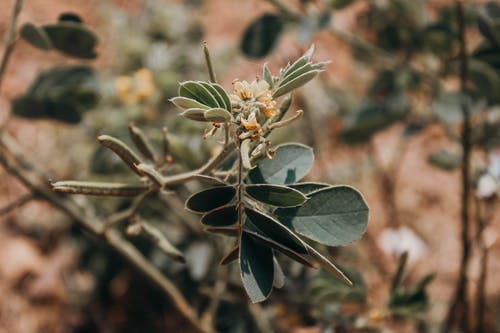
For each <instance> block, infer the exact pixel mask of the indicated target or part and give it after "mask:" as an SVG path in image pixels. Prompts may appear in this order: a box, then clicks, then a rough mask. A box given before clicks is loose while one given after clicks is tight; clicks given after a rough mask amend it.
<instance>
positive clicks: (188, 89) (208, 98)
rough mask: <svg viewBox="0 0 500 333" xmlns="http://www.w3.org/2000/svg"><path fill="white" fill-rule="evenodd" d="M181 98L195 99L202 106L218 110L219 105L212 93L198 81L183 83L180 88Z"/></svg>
mask: <svg viewBox="0 0 500 333" xmlns="http://www.w3.org/2000/svg"><path fill="white" fill-rule="evenodd" d="M179 95H180V96H181V97H186V98H191V99H194V100H196V101H198V102H200V103H201V104H204V105H208V106H210V107H212V108H218V107H219V104H218V103H217V100H216V99H215V97H214V96H213V95H212V93H211V92H210V91H209V90H207V88H205V87H204V86H203V84H202V83H201V82H198V81H185V82H182V83H181V85H180V88H179Z"/></svg>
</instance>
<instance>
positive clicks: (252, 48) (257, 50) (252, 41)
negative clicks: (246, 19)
mask: <svg viewBox="0 0 500 333" xmlns="http://www.w3.org/2000/svg"><path fill="white" fill-rule="evenodd" d="M282 30H283V19H282V18H281V17H280V16H278V15H274V14H264V15H262V16H260V17H259V18H257V19H256V20H255V21H253V22H252V23H251V24H250V26H248V27H247V29H246V30H245V32H244V33H243V39H242V41H241V45H240V48H241V50H242V51H243V54H245V55H246V56H248V57H251V58H261V57H264V56H266V55H267V54H268V53H269V52H270V51H271V50H272V49H273V47H274V45H275V44H276V41H277V40H278V37H279V35H280V34H281V31H282Z"/></svg>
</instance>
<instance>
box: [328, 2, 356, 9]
mask: <svg viewBox="0 0 500 333" xmlns="http://www.w3.org/2000/svg"><path fill="white" fill-rule="evenodd" d="M351 3H352V0H328V1H327V4H328V6H330V8H332V9H342V8H344V7H347V6H349V5H350V4H351Z"/></svg>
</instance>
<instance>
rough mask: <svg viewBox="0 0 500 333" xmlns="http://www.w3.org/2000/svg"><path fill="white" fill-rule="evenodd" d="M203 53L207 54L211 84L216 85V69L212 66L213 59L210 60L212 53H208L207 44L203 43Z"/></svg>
mask: <svg viewBox="0 0 500 333" xmlns="http://www.w3.org/2000/svg"><path fill="white" fill-rule="evenodd" d="M203 53H204V54H205V61H206V62H207V68H208V75H209V77H210V82H212V83H216V82H217V79H216V77H215V72H214V67H213V66H212V59H211V58H210V52H209V51H208V47H207V42H203Z"/></svg>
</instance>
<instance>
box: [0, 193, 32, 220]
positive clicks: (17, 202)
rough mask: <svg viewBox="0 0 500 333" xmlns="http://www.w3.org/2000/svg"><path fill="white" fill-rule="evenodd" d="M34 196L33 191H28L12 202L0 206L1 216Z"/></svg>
mask: <svg viewBox="0 0 500 333" xmlns="http://www.w3.org/2000/svg"><path fill="white" fill-rule="evenodd" d="M33 198H35V196H34V195H33V193H28V194H25V195H23V196H22V197H20V198H18V199H17V200H15V201H13V202H11V203H10V204H8V205H6V206H4V207H2V208H0V216H2V215H4V214H8V213H9V212H10V211H12V210H14V209H16V208H19V207H21V206H23V205H24V204H26V203H28V202H30V201H31V200H33Z"/></svg>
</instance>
